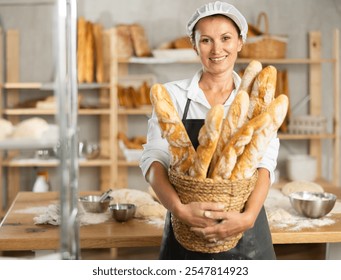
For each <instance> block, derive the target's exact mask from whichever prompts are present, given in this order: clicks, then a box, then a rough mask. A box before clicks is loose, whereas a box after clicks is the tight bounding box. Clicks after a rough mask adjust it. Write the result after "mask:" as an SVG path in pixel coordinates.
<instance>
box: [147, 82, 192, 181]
mask: <svg viewBox="0 0 341 280" xmlns="http://www.w3.org/2000/svg"><path fill="white" fill-rule="evenodd" d="M150 98H151V102H152V104H153V107H154V111H155V114H156V116H157V118H158V122H159V125H160V128H161V133H162V137H163V138H166V139H167V141H168V143H169V151H170V155H171V163H170V164H171V166H172V168H174V170H176V171H178V172H179V173H181V174H186V175H188V171H189V168H190V167H191V166H192V165H193V163H194V158H195V154H196V152H195V150H194V147H193V145H192V142H191V140H190V138H189V136H188V134H187V131H186V129H185V127H184V125H183V123H182V121H181V119H180V117H179V115H178V113H177V111H176V109H175V107H174V104H173V102H172V100H171V98H170V96H169V94H168V92H167V90H166V88H165V87H164V86H163V85H161V84H154V85H153V86H152V88H151V94H150Z"/></svg>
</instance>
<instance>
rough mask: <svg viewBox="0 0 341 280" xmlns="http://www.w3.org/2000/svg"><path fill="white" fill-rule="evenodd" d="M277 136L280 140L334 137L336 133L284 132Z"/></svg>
mask: <svg viewBox="0 0 341 280" xmlns="http://www.w3.org/2000/svg"><path fill="white" fill-rule="evenodd" d="M278 138H279V139H282V140H313V139H335V138H336V135H335V134H333V133H324V134H284V133H279V134H278Z"/></svg>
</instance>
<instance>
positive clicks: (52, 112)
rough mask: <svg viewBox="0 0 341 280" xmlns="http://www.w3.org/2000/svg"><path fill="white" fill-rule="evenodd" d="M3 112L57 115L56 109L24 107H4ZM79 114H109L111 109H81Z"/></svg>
mask: <svg viewBox="0 0 341 280" xmlns="http://www.w3.org/2000/svg"><path fill="white" fill-rule="evenodd" d="M3 113H4V114H5V115H8V116H20V115H25V116H26V115H29V116H30V115H55V114H56V111H55V110H52V109H37V108H22V109H4V110H3ZM78 114H79V115H109V114H110V109H79V110H78Z"/></svg>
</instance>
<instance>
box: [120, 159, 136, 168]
mask: <svg viewBox="0 0 341 280" xmlns="http://www.w3.org/2000/svg"><path fill="white" fill-rule="evenodd" d="M117 165H118V166H121V167H137V166H139V162H138V161H126V160H119V161H118V162H117Z"/></svg>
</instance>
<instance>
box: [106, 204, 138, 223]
mask: <svg viewBox="0 0 341 280" xmlns="http://www.w3.org/2000/svg"><path fill="white" fill-rule="evenodd" d="M109 209H110V211H111V213H112V217H113V218H114V219H115V220H116V221H118V222H126V221H129V220H131V219H132V218H134V215H135V212H136V206H135V204H130V203H121V204H111V205H110V206H109Z"/></svg>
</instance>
